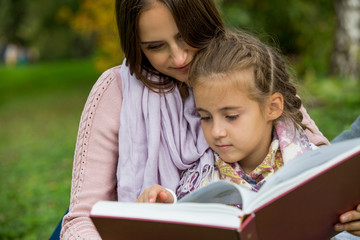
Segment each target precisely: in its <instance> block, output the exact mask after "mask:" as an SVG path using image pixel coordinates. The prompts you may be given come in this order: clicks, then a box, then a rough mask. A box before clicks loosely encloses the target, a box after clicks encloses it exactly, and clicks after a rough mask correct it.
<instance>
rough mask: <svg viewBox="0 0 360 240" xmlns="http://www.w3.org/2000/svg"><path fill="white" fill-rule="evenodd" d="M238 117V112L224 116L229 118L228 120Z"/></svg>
mask: <svg viewBox="0 0 360 240" xmlns="http://www.w3.org/2000/svg"><path fill="white" fill-rule="evenodd" d="M238 117H239V114H236V115H228V116H226V118H227V119H229V120H235V119H237V118H238Z"/></svg>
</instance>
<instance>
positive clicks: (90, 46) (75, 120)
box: [0, 0, 360, 239]
mask: <svg viewBox="0 0 360 240" xmlns="http://www.w3.org/2000/svg"><path fill="white" fill-rule="evenodd" d="M216 2H217V4H218V6H219V9H220V10H221V13H222V16H223V19H224V20H225V22H226V24H227V25H228V26H231V27H238V28H242V29H245V30H247V31H250V32H253V33H254V34H256V35H257V36H258V37H260V38H261V39H262V40H264V41H266V42H267V43H269V44H270V45H272V46H275V47H277V48H278V49H279V50H281V52H282V53H283V54H285V55H286V57H287V59H288V61H289V63H290V64H291V66H292V71H293V72H294V73H295V74H296V76H297V79H296V80H297V82H298V84H299V88H300V93H299V94H300V96H301V97H302V99H303V101H304V104H305V107H306V109H307V110H308V112H309V113H310V116H311V117H312V118H313V119H314V120H315V122H316V124H317V126H318V127H319V128H320V130H321V131H322V132H323V133H324V135H325V136H326V137H327V138H328V139H329V140H332V139H333V138H334V137H335V136H336V135H338V134H339V133H340V132H342V131H343V130H345V129H348V128H349V126H350V125H351V122H352V121H354V120H355V119H356V117H357V116H359V115H360V91H359V90H360V77H359V67H360V64H359V62H360V60H359V58H360V57H359V56H360V47H359V46H360V34H359V29H360V28H359V26H360V6H359V5H360V3H359V1H352V3H351V1H347V0H335V1H330V0H317V1H313V0H301V1H299V0H288V1H281V0H272V1H268V0H233V1H231V0H218V1H216ZM356 2H357V3H356ZM356 26H357V27H356ZM118 41H119V40H118V37H117V32H116V26H115V17H114V1H113V0H101V1H93V0H83V1H79V0H62V1H48V0H32V1H30V0H1V1H0V50H1V52H0V53H1V55H0V57H1V58H0V239H47V238H48V237H49V236H50V235H51V233H52V231H53V230H54V228H55V226H56V224H57V223H58V221H59V220H60V218H61V217H62V214H63V213H64V211H65V210H66V208H67V206H68V204H69V194H70V185H71V174H72V173H71V171H72V161H73V154H74V147H75V141H76V135H77V128H78V124H79V120H80V116H81V112H82V107H83V105H84V104H85V101H86V98H87V95H88V93H89V91H90V89H91V87H92V85H93V84H94V83H95V81H96V79H97V78H98V77H99V75H100V74H101V72H103V71H104V70H105V69H107V68H109V67H111V66H115V65H118V64H120V63H121V61H122V58H123V55H122V53H121V50H120V48H119V42H118Z"/></svg>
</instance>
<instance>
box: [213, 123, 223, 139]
mask: <svg viewBox="0 0 360 240" xmlns="http://www.w3.org/2000/svg"><path fill="white" fill-rule="evenodd" d="M211 134H212V136H213V137H214V138H222V137H225V136H226V129H225V128H224V127H223V126H222V124H220V123H218V122H215V121H214V123H213V127H212V130H211Z"/></svg>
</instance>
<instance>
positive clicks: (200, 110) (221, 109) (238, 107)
mask: <svg viewBox="0 0 360 240" xmlns="http://www.w3.org/2000/svg"><path fill="white" fill-rule="evenodd" d="M241 109H243V107H241V106H226V107H223V108H220V109H219V111H228V110H241ZM196 110H197V111H198V112H209V111H207V110H206V109H203V108H196Z"/></svg>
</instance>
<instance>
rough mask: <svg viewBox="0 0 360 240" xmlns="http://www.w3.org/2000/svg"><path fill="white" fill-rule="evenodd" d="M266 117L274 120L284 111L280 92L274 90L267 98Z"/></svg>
mask: <svg viewBox="0 0 360 240" xmlns="http://www.w3.org/2000/svg"><path fill="white" fill-rule="evenodd" d="M267 106H268V112H267V119H268V120H270V121H271V120H275V119H277V118H279V117H280V116H281V114H282V113H283V111H284V97H283V95H282V94H281V93H279V92H276V93H274V94H273V95H271V96H270V97H269V100H268V105H267Z"/></svg>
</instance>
